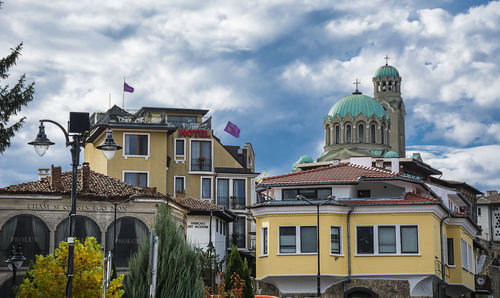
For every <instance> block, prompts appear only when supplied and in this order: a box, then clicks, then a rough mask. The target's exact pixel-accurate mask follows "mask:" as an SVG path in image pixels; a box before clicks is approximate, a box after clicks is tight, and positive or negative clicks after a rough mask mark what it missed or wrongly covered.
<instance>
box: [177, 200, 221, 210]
mask: <svg viewBox="0 0 500 298" xmlns="http://www.w3.org/2000/svg"><path fill="white" fill-rule="evenodd" d="M175 200H176V201H177V202H179V204H181V205H182V206H184V207H187V208H189V209H190V210H193V211H194V210H197V211H210V210H213V211H218V210H222V206H219V205H215V204H212V203H210V202H206V201H202V200H198V199H193V198H182V199H175Z"/></svg>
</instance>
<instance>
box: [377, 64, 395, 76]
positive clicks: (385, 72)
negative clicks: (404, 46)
mask: <svg viewBox="0 0 500 298" xmlns="http://www.w3.org/2000/svg"><path fill="white" fill-rule="evenodd" d="M378 77H396V78H397V77H399V72H398V70H397V69H396V68H395V67H393V66H390V65H384V66H381V67H379V69H377V72H376V73H375V76H374V78H378Z"/></svg>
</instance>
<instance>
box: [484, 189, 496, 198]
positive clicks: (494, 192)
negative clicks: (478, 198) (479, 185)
mask: <svg viewBox="0 0 500 298" xmlns="http://www.w3.org/2000/svg"><path fill="white" fill-rule="evenodd" d="M496 194H498V191H497V190H487V191H486V196H487V197H491V196H494V195H496Z"/></svg>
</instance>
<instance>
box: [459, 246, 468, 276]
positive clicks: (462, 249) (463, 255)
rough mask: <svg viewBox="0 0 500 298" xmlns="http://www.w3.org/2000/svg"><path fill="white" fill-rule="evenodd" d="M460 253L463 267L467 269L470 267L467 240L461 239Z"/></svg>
mask: <svg viewBox="0 0 500 298" xmlns="http://www.w3.org/2000/svg"><path fill="white" fill-rule="evenodd" d="M460 255H461V259H462V268H463V269H465V270H467V268H468V264H467V262H468V258H467V241H465V240H464V239H460Z"/></svg>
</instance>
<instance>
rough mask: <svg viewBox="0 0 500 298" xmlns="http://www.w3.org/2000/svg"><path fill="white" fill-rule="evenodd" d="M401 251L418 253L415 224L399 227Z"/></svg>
mask: <svg viewBox="0 0 500 298" xmlns="http://www.w3.org/2000/svg"><path fill="white" fill-rule="evenodd" d="M401 252H402V253H418V228H417V226H402V227H401Z"/></svg>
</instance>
